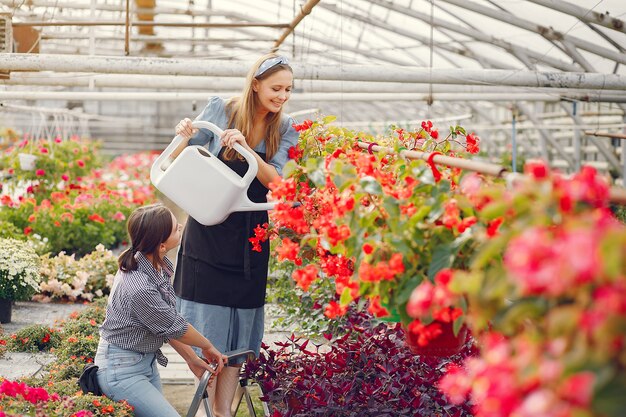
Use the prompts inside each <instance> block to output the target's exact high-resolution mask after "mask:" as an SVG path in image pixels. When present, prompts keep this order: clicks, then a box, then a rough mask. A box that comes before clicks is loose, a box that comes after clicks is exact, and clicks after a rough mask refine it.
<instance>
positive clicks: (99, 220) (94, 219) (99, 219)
mask: <svg viewBox="0 0 626 417" xmlns="http://www.w3.org/2000/svg"><path fill="white" fill-rule="evenodd" d="M89 220H91V221H92V222H96V223H102V224H104V219H103V218H102V217H101V216H100V215H99V214H97V213H94V214H92V215H91V216H89Z"/></svg>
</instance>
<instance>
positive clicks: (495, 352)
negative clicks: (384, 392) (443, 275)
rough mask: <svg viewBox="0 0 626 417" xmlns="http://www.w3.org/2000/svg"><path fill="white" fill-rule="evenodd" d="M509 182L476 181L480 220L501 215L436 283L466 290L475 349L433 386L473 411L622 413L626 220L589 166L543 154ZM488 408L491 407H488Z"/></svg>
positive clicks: (505, 413)
mask: <svg viewBox="0 0 626 417" xmlns="http://www.w3.org/2000/svg"><path fill="white" fill-rule="evenodd" d="M526 174H527V175H526V176H525V177H523V178H522V179H520V180H518V181H517V182H516V183H515V184H514V186H513V187H512V188H510V189H504V188H493V187H478V188H476V193H475V194H474V197H476V198H480V199H488V200H489V203H488V204H485V205H484V206H483V207H482V208H481V210H479V211H478V218H479V223H486V222H490V221H493V220H494V219H497V218H504V222H503V223H502V227H501V228H500V230H499V233H498V235H497V236H495V237H494V238H493V239H490V240H486V241H485V242H483V244H482V245H481V246H480V247H479V248H478V250H477V252H476V256H475V257H474V258H473V261H472V263H471V265H470V268H469V269H468V270H466V271H457V272H454V273H453V274H452V278H451V279H450V280H448V281H447V282H445V283H444V282H441V283H437V284H436V287H437V289H436V290H440V291H450V292H451V294H452V296H453V297H457V296H463V297H467V299H468V303H469V309H468V311H467V315H466V321H467V324H468V326H469V327H470V328H471V329H472V332H473V334H474V335H475V336H476V337H478V338H479V340H480V343H479V345H480V347H481V349H480V353H479V355H478V356H477V357H475V358H472V359H468V360H467V361H466V362H465V363H464V364H463V365H462V366H461V367H452V368H450V369H449V371H448V374H447V376H446V377H444V378H443V379H442V381H441V382H440V387H441V388H442V389H443V390H444V392H446V394H447V395H448V398H450V399H452V400H453V401H459V402H464V401H466V399H467V397H470V400H471V401H472V402H473V403H474V404H475V406H474V410H473V411H474V415H476V416H477V417H481V416H496V417H498V416H503V417H504V416H508V415H546V416H548V415H580V416H614V417H617V416H622V415H623V413H624V410H626V400H624V396H623V392H624V387H626V371H625V370H626V357H625V356H624V346H626V333H625V332H624V329H626V261H625V259H626V227H625V226H624V224H622V223H620V222H619V221H618V220H617V219H615V218H614V217H613V215H612V214H611V212H610V210H609V208H608V207H609V187H608V184H607V182H606V181H605V180H604V178H602V176H600V175H599V174H598V173H597V172H596V171H595V170H594V169H593V168H591V167H583V168H582V170H581V171H580V172H579V173H576V174H575V175H573V176H572V177H571V178H566V177H564V176H562V175H560V174H558V173H551V172H550V170H549V169H548V167H547V166H546V165H545V164H543V163H540V162H531V163H528V164H527V165H526ZM494 411H495V412H494Z"/></svg>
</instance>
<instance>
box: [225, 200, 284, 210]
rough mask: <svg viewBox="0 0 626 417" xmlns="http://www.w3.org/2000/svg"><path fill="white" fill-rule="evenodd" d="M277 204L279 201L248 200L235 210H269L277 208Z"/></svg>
mask: <svg viewBox="0 0 626 417" xmlns="http://www.w3.org/2000/svg"><path fill="white" fill-rule="evenodd" d="M276 204H278V203H275V202H271V203H253V202H252V201H250V200H248V201H246V202H243V203H241V204H240V205H239V206H237V207H236V208H235V210H234V211H267V210H273V209H275V208H276Z"/></svg>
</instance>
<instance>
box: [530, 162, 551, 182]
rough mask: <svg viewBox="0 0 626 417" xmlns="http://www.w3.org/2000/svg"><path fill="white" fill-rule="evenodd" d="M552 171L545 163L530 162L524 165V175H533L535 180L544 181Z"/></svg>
mask: <svg viewBox="0 0 626 417" xmlns="http://www.w3.org/2000/svg"><path fill="white" fill-rule="evenodd" d="M549 171H550V169H549V168H548V166H547V165H546V163H545V162H544V161H540V160H538V161H529V162H526V164H525V165H524V173H525V174H526V175H531V176H532V177H533V178H535V179H538V180H540V179H544V178H546V177H547V176H548V173H549Z"/></svg>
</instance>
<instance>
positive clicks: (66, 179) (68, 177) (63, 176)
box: [61, 174, 70, 181]
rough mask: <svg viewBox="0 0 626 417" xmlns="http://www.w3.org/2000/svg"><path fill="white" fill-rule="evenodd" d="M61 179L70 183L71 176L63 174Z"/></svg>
mask: <svg viewBox="0 0 626 417" xmlns="http://www.w3.org/2000/svg"><path fill="white" fill-rule="evenodd" d="M61 179H62V180H63V181H69V179H70V176H69V175H67V174H63V175H61Z"/></svg>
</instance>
